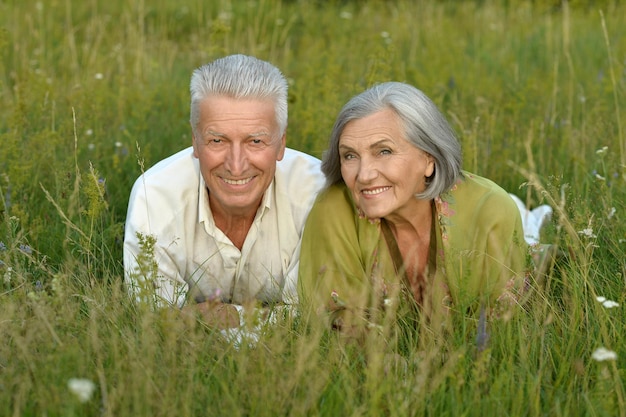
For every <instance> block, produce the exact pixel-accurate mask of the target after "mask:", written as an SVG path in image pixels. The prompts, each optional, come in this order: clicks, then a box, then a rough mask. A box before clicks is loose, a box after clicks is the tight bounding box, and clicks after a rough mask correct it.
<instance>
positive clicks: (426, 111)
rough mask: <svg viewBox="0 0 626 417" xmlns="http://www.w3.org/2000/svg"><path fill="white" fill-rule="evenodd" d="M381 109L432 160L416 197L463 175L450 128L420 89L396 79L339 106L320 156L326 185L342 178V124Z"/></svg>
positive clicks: (431, 194) (428, 195)
mask: <svg viewBox="0 0 626 417" xmlns="http://www.w3.org/2000/svg"><path fill="white" fill-rule="evenodd" d="M385 109H391V110H392V111H393V112H394V113H395V114H396V115H397V116H398V118H399V119H400V121H401V123H402V126H403V129H404V133H405V139H407V140H408V141H409V142H410V143H412V144H413V145H414V146H415V147H417V148H419V149H421V150H423V151H424V152H427V153H428V154H429V155H431V156H432V157H433V159H434V161H435V171H434V172H433V174H432V175H431V176H430V177H429V178H428V179H427V181H426V184H427V186H426V190H424V192H423V193H419V194H417V195H416V197H417V198H421V199H433V198H435V197H437V196H439V195H441V194H442V193H444V192H446V191H448V190H449V189H450V188H451V187H452V186H453V185H454V184H455V183H456V181H457V180H458V179H459V178H460V177H462V176H463V174H462V172H461V161H462V156H461V146H460V144H459V142H458V140H457V138H456V135H455V133H454V130H453V129H452V127H451V126H450V124H449V123H448V121H447V120H446V118H445V117H444V116H443V114H441V112H440V111H439V109H438V108H437V106H436V105H435V104H434V103H433V102H432V101H431V100H430V99H429V98H428V97H427V96H426V95H425V94H424V93H423V92H422V91H420V90H418V89H417V88H415V87H413V86H412V85H409V84H405V83H400V82H387V83H382V84H378V85H375V86H374V87H372V88H370V89H368V90H366V91H364V92H362V93H361V94H359V95H357V96H355V97H353V98H352V99H350V101H348V103H346V105H345V106H343V108H342V109H341V111H340V112H339V115H338V116H337V120H336V121H335V125H334V126H333V130H332V132H331V135H330V140H329V146H328V149H327V150H326V152H325V153H324V156H323V161H322V171H323V172H324V175H326V183H327V185H332V184H336V183H338V182H341V181H343V179H342V177H341V159H340V155H339V139H340V137H341V134H342V133H343V130H344V128H345V127H346V125H347V124H348V123H350V122H351V121H353V120H359V119H362V118H364V117H367V116H369V115H371V114H374V113H377V112H379V111H382V110H385Z"/></svg>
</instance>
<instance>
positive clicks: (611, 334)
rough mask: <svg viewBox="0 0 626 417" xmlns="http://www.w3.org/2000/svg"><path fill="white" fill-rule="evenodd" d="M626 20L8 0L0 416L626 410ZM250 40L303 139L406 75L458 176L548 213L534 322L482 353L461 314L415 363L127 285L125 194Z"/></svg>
mask: <svg viewBox="0 0 626 417" xmlns="http://www.w3.org/2000/svg"><path fill="white" fill-rule="evenodd" d="M624 22H626V4H624V3H623V2H618V1H608V0H607V1H597V2H585V1H575V0H573V1H571V2H569V3H567V2H564V3H562V4H561V3H560V2H557V1H548V0H546V1H535V2H521V1H517V0H508V1H505V0H502V1H496V0H477V1H466V2H461V1H445V2H435V1H410V0H397V1H377V0H342V1H340V0H335V1H322V0H317V1H314V0H312V1H304V0H291V1H287V0H285V1H282V2H281V1H279V0H249V1H229V0H220V1H217V0H216V1H202V0H184V1H178V0H161V1H159V2H150V1H145V0H135V1H128V2H127V1H121V0H109V1H98V0H84V1H82V0H41V1H33V0H2V1H0V57H1V60H0V277H1V278H2V279H1V280H0V338H1V339H2V342H0V415H2V416H196V415H197V416H206V415H220V416H222V415H225V416H276V415H283V416H305V415H306V416H309V415H320V416H344V415H350V416H361V415H367V416H405V415H406V416H422V415H424V416H504V415H511V416H618V415H619V416H626V383H625V382H624V381H625V380H626V344H625V343H624V341H625V340H626V325H625V323H626V313H625V311H626V310H625V308H624V306H625V305H626V256H625V253H626V131H625V130H626V94H625V91H626V36H625V33H624V28H623V26H624ZM238 52H241V53H247V54H251V55H255V56H258V57H259V58H262V59H266V60H269V61H270V62H272V63H274V64H275V65H276V66H277V67H279V68H280V69H281V70H282V71H283V72H284V74H285V75H286V76H287V77H288V79H289V82H290V94H289V96H290V108H289V127H288V138H287V141H288V144H289V146H290V147H293V148H296V149H299V150H303V151H305V152H309V153H311V154H313V155H315V156H318V157H320V156H321V154H322V152H323V150H324V149H325V147H326V143H327V138H328V135H329V133H330V129H331V127H332V124H333V122H334V117H335V115H336V114H337V112H338V111H339V109H340V108H341V106H342V105H343V104H344V103H345V102H346V101H347V100H348V99H349V98H350V97H351V96H353V95H354V94H356V93H358V92H361V91H362V90H363V89H365V88H366V87H368V86H370V85H372V84H373V83H376V82H380V81H387V80H397V81H406V82H409V83H411V84H413V85H415V86H417V87H418V88H420V89H421V90H423V91H424V92H425V93H426V94H427V95H428V96H430V97H431V98H432V99H433V100H434V101H435V103H437V105H439V106H440V108H441V109H442V110H443V112H444V114H445V115H446V116H447V117H448V119H449V120H450V122H451V123H452V125H453V127H454V128H455V130H456V131H457V133H458V135H459V139H460V140H461V142H462V146H463V150H464V168H465V169H467V170H469V171H472V172H475V173H477V174H480V175H483V176H486V177H488V178H491V179H493V180H494V181H496V182H498V183H499V184H501V185H502V186H503V187H504V188H505V189H507V190H508V191H510V192H513V193H515V194H517V195H518V196H520V197H521V198H522V199H523V200H525V201H526V202H527V203H528V204H529V205H530V206H536V205H538V204H549V205H551V206H552V207H553V209H554V216H553V218H552V220H551V222H550V224H549V225H548V226H547V227H546V228H545V229H544V233H543V235H542V242H544V243H551V244H556V245H558V247H559V248H560V250H561V252H562V253H563V257H562V258H560V261H559V262H557V263H556V264H555V265H554V266H553V268H552V269H551V270H550V273H549V274H548V276H546V277H545V278H544V279H542V280H539V281H537V282H534V283H533V292H532V299H531V300H530V301H529V302H528V303H527V304H526V305H525V311H524V312H523V314H519V315H516V316H514V317H512V318H510V319H509V320H506V321H502V322H498V323H494V324H493V326H491V327H490V329H489V343H488V346H487V348H486V349H485V350H481V349H479V348H478V347H477V345H476V341H475V340H476V332H477V326H476V323H475V322H474V321H473V320H472V319H470V318H459V319H458V323H459V324H458V332H456V333H454V334H453V335H451V337H448V338H445V339H441V338H436V337H433V338H432V339H430V340H429V339H428V337H426V338H420V339H419V340H418V341H417V342H415V343H414V347H415V348H414V349H409V350H406V351H403V352H400V354H399V353H398V352H390V351H389V349H388V347H387V346H386V344H385V341H384V340H380V338H376V337H372V339H371V340H370V341H369V343H367V344H366V345H365V346H364V347H362V348H357V347H355V346H353V345H349V344H345V343H344V342H343V341H342V340H340V339H338V338H336V337H335V335H333V334H326V333H321V334H320V333H318V332H312V331H309V329H308V328H307V326H306V323H302V322H301V321H299V320H297V319H295V320H292V319H288V318H287V319H283V320H281V319H279V320H278V322H277V323H276V324H275V325H273V326H271V327H270V328H267V329H266V331H265V332H264V333H263V334H262V335H261V337H260V339H259V341H258V342H257V343H256V344H252V345H248V344H246V343H243V344H242V345H240V346H235V345H234V344H232V343H229V342H228V341H227V340H225V339H224V338H223V337H222V335H221V334H220V333H219V332H216V331H214V330H212V329H210V328H207V327H205V326H203V325H202V324H201V323H197V322H194V321H192V320H183V319H182V318H181V317H180V315H179V314H178V312H177V311H173V310H159V311H153V310H151V309H148V308H144V307H143V306H141V305H137V304H135V303H134V302H132V301H131V300H129V298H128V297H127V296H126V293H125V291H124V289H123V287H122V275H123V271H122V264H121V262H122V261H121V259H122V241H123V225H124V219H125V215H126V207H127V203H128V195H129V192H130V187H131V185H132V183H133V182H134V180H135V179H136V178H137V177H138V176H139V175H140V174H141V172H142V170H145V169H147V168H148V167H150V166H151V165H152V164H154V163H155V162H157V161H158V160H160V159H162V158H164V157H166V156H168V155H170V154H172V153H174V152H175V151H177V150H180V149H182V148H183V147H186V146H189V145H190V144H191V136H190V127H189V121H188V120H189V98H188V83H189V77H190V75H191V71H192V70H193V69H195V68H196V67H198V66H200V65H202V64H204V63H206V62H208V61H210V60H212V59H214V58H217V57H220V56H223V55H225V54H230V53H238ZM598 297H604V299H606V301H604V302H601V301H602V300H603V299H602V298H600V301H599V300H598ZM609 301H611V302H609ZM600 348H604V349H606V350H607V351H608V352H605V355H600V353H602V350H599V349H600ZM389 358H395V359H396V360H395V361H391V360H389ZM74 378H78V379H85V380H87V381H89V382H87V385H89V384H93V387H94V388H95V389H94V392H93V393H89V392H88V391H89V389H87V392H86V393H85V397H83V398H81V397H80V396H79V395H76V393H77V392H79V391H81V389H82V388H81V387H78V388H76V387H75V386H74V385H72V384H71V383H70V381H72V380H73V379H74ZM89 394H90V395H89Z"/></svg>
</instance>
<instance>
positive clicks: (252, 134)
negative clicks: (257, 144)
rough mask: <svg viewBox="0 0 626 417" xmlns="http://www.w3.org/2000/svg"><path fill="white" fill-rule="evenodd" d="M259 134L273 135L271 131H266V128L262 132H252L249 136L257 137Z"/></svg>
mask: <svg viewBox="0 0 626 417" xmlns="http://www.w3.org/2000/svg"><path fill="white" fill-rule="evenodd" d="M259 136H272V135H271V134H270V133H269V132H266V131H264V130H262V131H260V132H255V133H250V134H249V135H248V137H250V138H256V137H259Z"/></svg>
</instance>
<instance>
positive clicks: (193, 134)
mask: <svg viewBox="0 0 626 417" xmlns="http://www.w3.org/2000/svg"><path fill="white" fill-rule="evenodd" d="M190 124H191V123H190ZM191 146H193V157H194V158H198V149H197V147H198V143H197V141H196V134H195V133H194V128H193V126H192V127H191Z"/></svg>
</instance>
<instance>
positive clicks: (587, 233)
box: [578, 227, 596, 238]
mask: <svg viewBox="0 0 626 417" xmlns="http://www.w3.org/2000/svg"><path fill="white" fill-rule="evenodd" d="M578 234H581V235H583V236H585V237H589V238H594V237H596V235H594V234H593V229H592V228H591V227H587V228H586V229H583V230H580V231H578Z"/></svg>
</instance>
